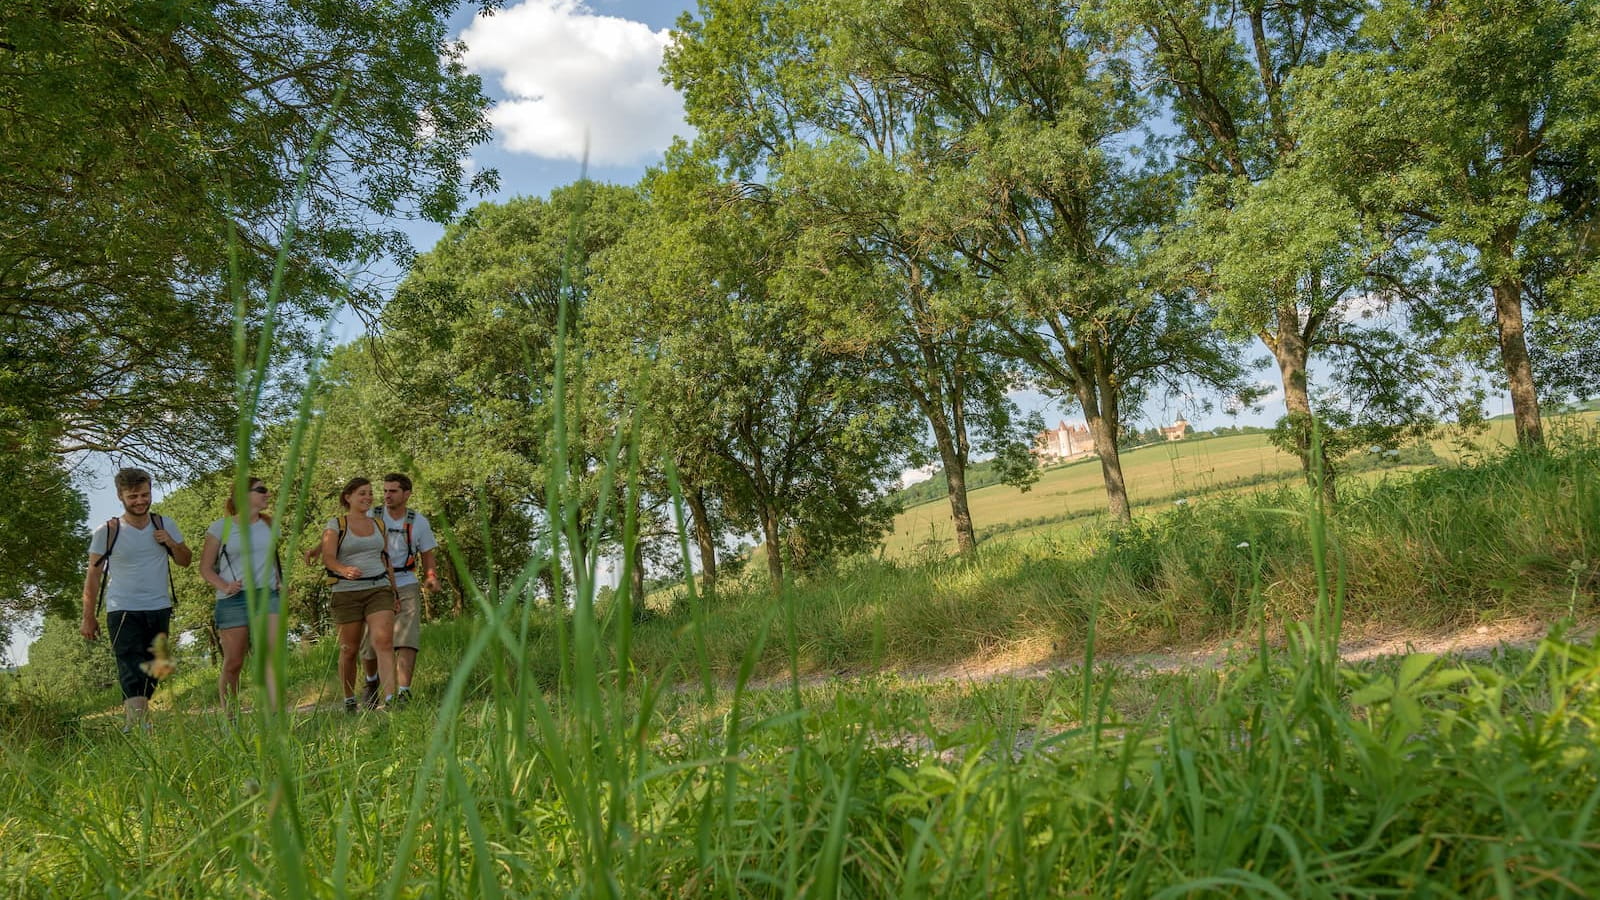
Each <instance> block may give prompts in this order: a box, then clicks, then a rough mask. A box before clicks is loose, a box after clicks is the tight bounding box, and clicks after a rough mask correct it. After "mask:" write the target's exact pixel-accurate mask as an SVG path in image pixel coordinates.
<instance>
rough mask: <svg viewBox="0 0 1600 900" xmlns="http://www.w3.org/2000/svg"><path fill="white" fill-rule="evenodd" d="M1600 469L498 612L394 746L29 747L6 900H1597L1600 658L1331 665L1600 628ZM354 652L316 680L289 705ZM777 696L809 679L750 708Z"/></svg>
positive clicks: (191, 691) (22, 761)
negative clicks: (892, 667) (219, 899)
mask: <svg viewBox="0 0 1600 900" xmlns="http://www.w3.org/2000/svg"><path fill="white" fill-rule="evenodd" d="M1597 462H1600V448H1597V447H1596V445H1595V444H1594V443H1593V442H1589V443H1574V444H1572V445H1570V446H1567V447H1564V448H1561V449H1560V450H1559V451H1558V452H1556V453H1554V454H1551V455H1549V456H1533V457H1529V456H1521V455H1507V456H1503V457H1499V458H1496V459H1492V460H1487V461H1485V462H1483V463H1482V464H1480V465H1477V466H1473V467H1469V468H1464V469H1459V470H1438V471H1436V472H1430V473H1426V474H1423V475H1420V476H1418V477H1417V478H1415V479H1412V480H1410V481H1407V482H1405V483H1403V484H1389V485H1384V486H1382V488H1383V489H1382V490H1378V489H1374V490H1373V492H1372V493H1370V494H1362V495H1360V496H1358V497H1352V498H1350V499H1349V501H1348V505H1347V507H1346V508H1345V509H1343V510H1341V511H1340V512H1339V514H1338V515H1337V516H1336V517H1334V518H1332V519H1330V520H1324V519H1323V518H1322V517H1321V516H1320V515H1319V514H1318V513H1317V511H1316V510H1315V509H1313V508H1310V507H1307V506H1305V505H1304V503H1303V501H1302V500H1300V499H1299V498H1297V497H1296V496H1295V495H1294V494H1292V493H1289V492H1284V493H1281V494H1276V495H1271V496H1269V497H1268V498H1265V500H1262V501H1259V502H1251V503H1246V502H1245V501H1243V500H1239V499H1230V500H1219V501H1217V502H1216V503H1215V504H1214V505H1208V504H1206V503H1195V504H1192V505H1190V506H1186V507H1182V508H1176V509H1173V510H1172V511H1171V512H1170V513H1168V514H1167V516H1166V517H1165V518H1158V519H1154V520H1144V521H1142V522H1141V524H1140V526H1139V527H1138V528H1136V529H1134V530H1131V531H1128V532H1123V533H1119V534H1118V535H1116V536H1115V537H1114V538H1113V537H1112V536H1109V535H1105V536H1102V538H1101V539H1100V540H1101V541H1102V543H1100V544H1099V545H1098V547H1099V552H1098V553H1096V554H1090V553H1088V552H1087V551H1088V549H1092V548H1093V547H1094V546H1095V545H1093V544H1092V543H1091V544H1089V545H1084V546H1077V545H1074V546H1071V547H1068V546H1062V547H1055V548H1050V547H1047V546H1035V547H1034V548H1032V549H1031V550H1016V549H1012V550H1006V551H1005V552H1004V553H1001V554H999V555H996V556H985V557H982V558H980V559H979V560H978V561H977V562H949V563H941V564H939V565H934V566H927V567H921V568H916V569H911V570H906V569H901V568H898V567H894V566H890V565H887V564H870V565H864V566H863V567H861V568H859V569H856V570H853V571H851V572H847V573H843V574H842V575H841V576H840V577H839V578H837V579H834V580H832V581H829V582H825V583H819V584H818V585H814V586H812V587H811V588H809V589H800V590H796V591H792V592H790V593H789V594H787V595H786V596H785V597H784V598H783V600H782V601H781V602H778V603H773V602H772V601H771V600H770V599H765V598H758V597H756V596H740V595H737V594H732V595H725V596H723V597H720V598H718V599H717V600H715V601H714V602H705V603H686V604H684V605H683V606H682V607H681V608H679V609H678V610H676V611H675V612H672V613H667V614H664V615H661V616H659V617H658V618H656V619H654V620H653V621H650V622H647V623H645V624H644V625H642V626H640V627H639V628H638V629H637V630H633V631H629V630H627V629H624V628H622V626H623V624H624V623H625V622H626V621H627V620H626V618H625V617H620V616H619V617H610V618H602V619H601V620H600V625H601V626H603V627H600V628H596V627H595V619H594V618H592V617H590V616H589V615H588V612H589V610H590V609H591V607H590V606H589V605H588V602H587V601H586V600H585V597H588V598H592V596H593V594H592V593H588V594H584V593H581V592H580V594H579V601H580V602H579V604H578V610H577V613H578V614H576V615H556V614H553V613H550V612H548V611H535V610H531V609H529V608H527V607H521V606H513V605H510V604H504V603H499V602H497V601H496V599H495V598H492V597H488V598H484V602H483V604H482V605H481V606H480V609H479V614H478V617H477V618H475V619H474V620H472V621H470V622H465V623H458V624H456V625H454V626H450V627H445V628H432V629H430V630H429V632H428V633H427V635H426V636H425V640H424V642H425V644H426V645H427V652H426V653H425V654H424V656H423V669H422V672H421V675H420V684H421V685H423V688H424V690H425V694H424V699H423V700H422V701H420V702H419V703H418V704H416V705H414V706H412V707H410V708H407V709H404V710H402V711H399V712H396V713H391V714H387V715H378V714H373V715H363V716H358V717H345V716H344V715H343V714H341V713H330V712H327V711H324V710H318V711H315V712H311V713H300V714H290V715H286V716H277V715H273V714H271V713H270V711H267V710H264V709H263V710H258V711H257V712H255V713H252V714H249V715H246V716H245V717H243V718H242V719H241V720H240V722H239V723H238V724H232V723H229V722H228V721H227V720H226V719H223V718H221V717H219V716H217V715H216V714H215V713H213V712H209V711H208V710H207V707H208V706H209V703H210V700H209V696H208V691H207V688H208V687H209V682H208V678H209V675H210V673H208V672H206V671H204V670H200V671H196V672H192V673H190V674H188V675H186V676H185V677H186V678H188V679H189V680H188V681H186V682H184V683H183V684H182V685H180V686H179V687H178V689H177V690H174V691H173V692H172V693H171V694H170V695H169V696H168V697H167V698H166V700H165V701H164V704H163V707H164V708H163V709H162V710H161V712H160V715H161V724H160V727H159V728H158V730H157V731H156V732H155V733H154V734H153V735H150V736H144V735H135V736H132V737H128V736H124V735H121V734H119V733H118V732H117V731H116V729H115V726H114V724H112V722H110V721H106V720H104V719H98V718H89V719H83V718H77V717H71V718H67V719H61V720H53V721H52V720H33V721H31V722H30V723H29V724H27V726H26V727H16V728H11V729H8V730H7V731H6V733H5V735H4V737H3V738H0V754H3V755H4V757H5V765H4V767H3V768H0V842H3V845H4V846H6V847H8V848H10V852H8V853H7V854H5V855H4V857H0V894H3V895H6V896H18V897H88V896H113V897H120V896H153V895H161V896H193V897H210V896H272V897H352V896H357V897H367V896H385V897H402V896H406V897H409V896H430V897H431V896H439V897H450V896H470V897H499V896H506V895H511V896H617V897H620V896H657V895H678V896H700V895H716V896H730V897H746V896H749V897H779V896H798V895H801V894H804V895H807V896H828V897H834V896H872V897H877V896H906V897H920V896H928V895H935V894H937V895H940V896H984V897H988V896H1015V897H1033V896H1039V895H1041V894H1082V895H1086V896H1125V897H1147V896H1160V897H1179V896H1191V895H1197V894H1207V895H1209V894H1221V895H1260V896H1279V897H1332V896H1340V897H1351V896H1374V897H1376V896H1434V897H1468V896H1470V897H1480V896H1504V897H1520V896H1552V897H1559V896H1572V897H1580V896H1592V895H1593V894H1594V893H1595V892H1596V890H1597V889H1600V854H1597V853H1596V852H1595V851H1596V850H1597V849H1600V827H1597V824H1596V810H1597V808H1600V755H1597V754H1596V753H1595V752H1594V742H1595V737H1596V735H1595V727H1596V721H1597V717H1600V693H1597V687H1600V642H1596V641H1589V642H1573V641H1569V640H1566V639H1564V638H1563V637H1562V636H1561V635H1560V634H1557V635H1556V636H1554V637H1552V638H1551V639H1550V640H1547V641H1546V642H1545V643H1543V644H1542V645H1541V646H1540V647H1539V648H1537V649H1536V650H1535V651H1533V652H1531V653H1513V654H1508V655H1501V656H1498V657H1495V658H1493V659H1490V660H1486V661H1478V662H1462V661H1452V660H1440V659H1434V658H1432V657H1428V656H1414V657H1409V658H1407V659H1404V660H1397V661H1392V662H1387V663H1385V664H1383V665H1380V666H1374V667H1364V668H1355V667H1349V666H1344V665H1341V664H1340V663H1339V662H1338V661H1337V658H1336V655H1335V652H1334V647H1335V644H1336V641H1337V637H1338V635H1339V633H1340V627H1341V622H1342V620H1343V618H1344V617H1345V615H1346V614H1351V615H1354V616H1356V617H1360V616H1362V615H1367V616H1376V615H1385V616H1394V617H1398V618H1403V619H1408V620H1414V621H1433V620H1440V619H1455V618H1460V617H1462V616H1482V615H1485V614H1510V613H1512V612H1514V611H1516V612H1521V611H1525V610H1527V609H1529V608H1542V609H1545V610H1546V611H1550V612H1555V611H1562V610H1564V611H1567V612H1579V611H1581V610H1580V609H1579V607H1587V606H1589V605H1590V604H1592V602H1593V589H1594V584H1593V578H1592V573H1593V566H1594V561H1595V560H1596V559H1597V558H1600V547H1597V545H1596V540H1597V538H1596V530H1597V529H1596V526H1597V523H1600V506H1597V504H1600V496H1597V494H1596V492H1595V490H1594V487H1593V474H1594V472H1595V471H1597V468H1600V466H1597ZM1240 543H1247V544H1248V545H1249V546H1248V547H1239V546H1238V544H1240ZM1046 551H1050V552H1046ZM1341 573H1342V575H1343V577H1341ZM1291 584H1292V587H1289V586H1286V585H1291ZM589 590H590V591H592V586H591V587H590V588H589ZM919 590H922V591H926V592H927V593H925V594H919V593H917V591H919ZM512 593H515V592H514V591H513V592H512ZM1408 599H1409V600H1410V601H1411V603H1410V605H1409V606H1408V605H1406V602H1405V601H1407V600H1408ZM1208 630H1210V631H1228V632H1230V633H1233V634H1236V635H1242V636H1245V637H1246V638H1247V639H1248V643H1249V644H1251V645H1252V646H1254V648H1255V649H1254V651H1253V652H1251V653H1248V654H1243V655H1240V656H1239V657H1238V658H1236V659H1234V660H1232V661H1231V662H1230V663H1228V664H1227V665H1225V666H1223V667H1222V668H1220V669H1218V670H1216V671H1209V672H1201V673H1190V674H1185V675H1162V676H1155V675H1141V674H1139V673H1129V672H1121V671H1116V670H1106V669H1097V668H1094V667H1092V666H1091V667H1088V668H1083V667H1080V668H1078V669H1076V670H1072V671H1068V672H1065V673H1063V674H1059V675H1056V676H1052V677H1050V678H1046V679H1041V680H1037V681H1030V682H1019V681H1000V682H996V683H992V684H987V685H981V686H970V685H967V686H957V685H949V684H914V683H906V682H901V681H898V680H896V679H895V678H893V677H891V676H877V677H869V678H866V679H864V680H860V681H855V682H850V683H832V684H830V683H821V682H803V681H801V680H798V679H794V678H793V677H792V676H793V675H796V674H798V673H799V672H800V671H802V670H803V669H805V668H807V667H808V666H815V665H823V664H841V665H844V666H847V667H856V668H863V667H867V666H868V664H870V663H873V662H874V661H879V662H890V661H907V660H926V659H930V658H937V657H938V656H939V655H940V654H949V655H961V654H966V653H970V652H971V651H972V650H973V649H974V648H977V649H982V648H985V647H990V646H998V645H1004V644H1005V643H1006V642H1008V641H1014V640H1018V639H1019V638H1018V636H1019V635H1044V636H1053V638H1055V639H1059V640H1061V641H1065V642H1068V643H1070V644H1071V646H1072V647H1073V648H1075V649H1077V650H1080V651H1082V652H1085V653H1092V652H1095V651H1096V649H1097V648H1098V649H1100V650H1104V649H1105V648H1108V647H1116V646H1119V645H1126V644H1127V643H1129V642H1136V641H1141V640H1150V639H1153V638H1154V637H1155V636H1158V635H1164V634H1167V633H1169V632H1171V633H1181V634H1194V633H1203V632H1206V631H1208ZM332 655H333V648H332V647H331V645H330V643H328V642H324V643H323V644H321V645H318V646H314V647H308V648H303V649H301V650H299V651H296V652H295V653H293V654H290V663H291V664H290V666H289V671H290V673H291V679H292V680H293V682H294V684H295V687H294V689H293V690H292V691H291V693H292V694H293V695H295V696H297V697H301V698H306V697H312V698H315V697H316V696H318V695H319V693H321V692H322V691H323V690H324V688H325V685H327V684H328V683H330V680H331V679H332V677H333V673H332ZM624 661H626V662H624ZM762 670H766V671H768V672H769V673H777V672H787V673H789V674H790V675H791V678H789V679H783V678H779V679H777V680H776V681H775V682H774V684H773V686H771V687H769V688H766V689H762V690H752V689H749V688H748V684H749V683H750V682H749V678H750V677H751V676H752V675H753V674H755V673H757V672H760V671H762ZM258 699H259V698H258Z"/></svg>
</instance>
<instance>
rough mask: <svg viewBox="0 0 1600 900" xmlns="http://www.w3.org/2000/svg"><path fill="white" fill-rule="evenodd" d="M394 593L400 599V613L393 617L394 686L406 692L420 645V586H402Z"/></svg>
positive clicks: (408, 688)
mask: <svg viewBox="0 0 1600 900" xmlns="http://www.w3.org/2000/svg"><path fill="white" fill-rule="evenodd" d="M396 593H398V594H399V597H400V611H399V612H398V613H396V614H395V617H394V662H395V686H396V687H397V688H398V689H399V690H402V691H408V690H410V689H411V675H412V673H413V672H414V671H415V670H416V665H417V648H418V647H419V646H421V643H422V642H421V631H422V623H421V620H422V586H421V585H417V584H407V585H402V586H401V587H400V588H399V590H398V591H397V592H396Z"/></svg>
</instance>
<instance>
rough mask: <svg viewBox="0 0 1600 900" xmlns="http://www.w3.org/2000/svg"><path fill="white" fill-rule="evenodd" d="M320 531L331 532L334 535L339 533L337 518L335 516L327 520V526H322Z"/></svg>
mask: <svg viewBox="0 0 1600 900" xmlns="http://www.w3.org/2000/svg"><path fill="white" fill-rule="evenodd" d="M322 530H323V531H331V532H333V533H334V534H338V533H339V518H338V517H337V516H335V517H334V518H331V519H329V520H328V524H326V525H324V526H322Z"/></svg>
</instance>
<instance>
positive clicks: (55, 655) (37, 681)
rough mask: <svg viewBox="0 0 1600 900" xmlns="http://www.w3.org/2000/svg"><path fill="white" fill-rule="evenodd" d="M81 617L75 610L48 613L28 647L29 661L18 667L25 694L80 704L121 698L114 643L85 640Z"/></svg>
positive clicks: (19, 686)
mask: <svg viewBox="0 0 1600 900" xmlns="http://www.w3.org/2000/svg"><path fill="white" fill-rule="evenodd" d="M78 619H79V616H78V615H77V614H76V613H73V614H70V615H57V614H52V615H47V616H45V618H44V630H43V631H42V632H41V633H40V635H39V639H38V640H36V641H34V642H33V644H32V645H31V646H30V647H29V649H28V664H27V665H25V666H23V667H22V668H20V669H18V670H17V683H18V684H17V686H18V688H19V690H20V691H21V693H22V694H23V695H26V696H29V697H32V698H35V699H37V700H42V701H44V702H46V703H55V704H62V705H68V706H80V707H81V706H82V705H83V704H84V703H85V701H88V700H90V699H91V698H94V699H98V700H100V701H102V702H105V701H108V700H109V701H110V702H115V700H114V699H113V698H116V697H120V695H119V694H118V693H117V689H116V685H117V663H116V659H115V658H114V657H112V655H111V642H110V641H109V640H102V641H86V640H84V639H83V635H81V634H79V633H78Z"/></svg>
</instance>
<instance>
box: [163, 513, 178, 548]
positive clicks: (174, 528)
mask: <svg viewBox="0 0 1600 900" xmlns="http://www.w3.org/2000/svg"><path fill="white" fill-rule="evenodd" d="M161 524H162V525H165V526H166V530H167V534H170V535H172V540H173V541H174V542H175V543H179V544H181V543H183V532H182V531H179V530H178V520H176V519H170V518H168V517H166V516H162V517H161Z"/></svg>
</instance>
